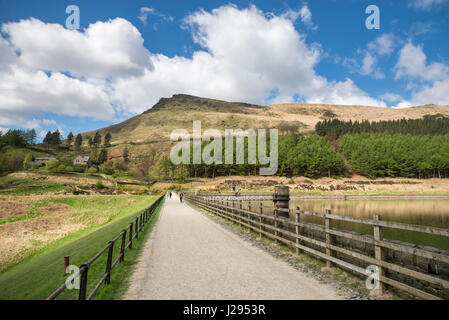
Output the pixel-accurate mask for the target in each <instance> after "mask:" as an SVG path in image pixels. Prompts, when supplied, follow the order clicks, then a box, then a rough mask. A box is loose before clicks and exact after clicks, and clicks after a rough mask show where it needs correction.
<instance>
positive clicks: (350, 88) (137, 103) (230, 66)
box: [114, 6, 385, 112]
mask: <svg viewBox="0 0 449 320" xmlns="http://www.w3.org/2000/svg"><path fill="white" fill-rule="evenodd" d="M293 20H294V19H292V17H287V16H285V15H280V16H276V15H270V16H266V15H265V14H264V13H263V12H261V11H260V10H258V9H257V8H256V7H254V6H251V7H249V8H247V9H241V10H239V9H238V8H236V7H235V6H223V7H220V8H217V9H215V10H212V12H206V11H198V12H195V13H193V14H191V15H189V16H188V17H187V18H186V19H185V26H186V27H187V28H189V29H190V30H191V33H192V36H193V39H194V41H195V42H196V43H197V44H199V45H200V46H201V47H202V49H203V50H200V51H196V52H194V53H193V56H192V58H191V59H187V58H184V57H174V58H169V57H166V56H164V55H161V54H158V55H154V56H153V57H152V61H153V63H154V66H155V68H154V71H147V72H145V75H144V76H142V77H133V78H128V79H118V80H117V81H116V82H115V83H114V88H115V91H114V99H115V101H120V102H121V103H122V104H123V105H126V106H127V108H128V110H130V111H132V112H141V111H143V110H145V109H147V108H148V107H150V106H151V105H153V104H154V103H155V102H157V101H158V99H159V98H160V97H161V96H171V95H172V94H175V93H179V92H184V93H187V94H193V95H200V96H206V97H212V98H217V99H226V100H233V101H236V100H239V101H248V102H253V103H264V102H265V101H268V102H269V103H278V102H291V101H292V99H293V98H292V97H293V96H294V95H295V94H298V95H300V96H302V97H304V98H305V100H306V101H310V102H312V101H314V102H315V101H324V102H327V103H342V104H369V105H382V106H383V105H385V104H384V103H383V102H382V101H378V100H375V99H372V98H370V97H369V96H368V95H367V94H366V93H364V92H363V91H362V90H360V89H359V88H357V86H356V85H355V84H354V83H353V82H352V81H351V80H346V81H344V82H328V81H327V79H326V78H324V77H322V76H320V75H317V74H316V73H315V70H314V67H315V66H316V65H317V63H318V62H319V58H320V53H321V52H320V46H319V45H317V44H308V43H307V42H306V39H305V37H304V36H303V35H301V34H299V33H298V32H297V30H296V29H295V28H294V24H293ZM131 89H133V90H134V91H133V92H134V94H133V95H129V94H127V93H128V92H129V90H131ZM273 92H276V93H277V94H276V95H275V96H274V97H272V93H273ZM354 93H355V94H354ZM268 99H269V100H268Z"/></svg>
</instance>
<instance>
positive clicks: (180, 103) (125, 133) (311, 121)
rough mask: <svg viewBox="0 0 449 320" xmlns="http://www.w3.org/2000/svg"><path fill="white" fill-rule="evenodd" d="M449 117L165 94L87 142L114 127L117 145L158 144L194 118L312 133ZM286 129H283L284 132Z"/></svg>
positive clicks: (442, 109) (446, 112) (431, 110)
mask: <svg viewBox="0 0 449 320" xmlns="http://www.w3.org/2000/svg"><path fill="white" fill-rule="evenodd" d="M436 115H438V116H444V117H449V108H448V107H447V106H434V105H427V106H421V107H413V108H405V109H396V108H379V107H367V106H344V105H329V104H303V103H287V104H274V105H270V106H260V105H254V104H248V103H243V102H227V101H221V100H216V99H209V98H201V97H196V96H192V95H186V94H175V95H173V96H172V97H171V98H161V99H160V100H159V102H158V103H156V104H155V105H154V106H153V107H152V108H150V109H148V110H147V111H145V112H143V113H142V114H140V115H138V116H135V117H132V118H130V119H128V120H126V121H124V122H121V123H118V124H115V125H112V126H109V127H106V128H102V129H99V130H95V131H90V132H86V133H83V138H84V141H87V139H88V138H89V137H92V136H93V135H94V134H95V132H96V131H99V132H100V134H101V135H103V136H104V135H105V134H106V133H107V132H109V133H110V134H111V135H112V140H111V142H112V144H114V145H117V144H137V145H141V144H154V143H160V142H167V141H169V137H170V133H171V132H172V131H173V130H174V129H186V130H188V131H189V132H190V131H191V130H192V122H193V121H194V120H200V121H201V122H202V127H203V130H205V129H208V128H215V129H218V130H220V131H222V132H224V130H225V129H237V128H240V129H250V128H252V129H257V128H282V127H284V128H290V129H291V128H296V129H295V130H296V132H298V133H304V134H307V133H311V132H313V131H314V129H315V125H316V123H317V122H319V121H322V120H324V119H339V120H345V121H348V120H352V121H356V120H358V121H362V120H368V121H380V120H398V119H402V118H405V119H420V118H423V117H428V116H436ZM281 133H282V132H281Z"/></svg>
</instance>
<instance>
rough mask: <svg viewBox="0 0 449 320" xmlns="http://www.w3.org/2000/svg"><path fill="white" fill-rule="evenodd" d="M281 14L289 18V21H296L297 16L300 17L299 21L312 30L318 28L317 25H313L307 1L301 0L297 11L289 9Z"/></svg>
mask: <svg viewBox="0 0 449 320" xmlns="http://www.w3.org/2000/svg"><path fill="white" fill-rule="evenodd" d="M281 16H282V17H283V18H287V19H290V20H291V21H296V20H297V19H298V18H300V19H301V22H302V23H304V25H305V26H306V27H307V28H309V29H312V30H317V29H318V26H317V25H315V24H314V23H313V21H312V12H311V11H310V9H309V5H308V3H307V2H303V4H302V7H301V9H299V10H298V11H295V10H292V9H289V10H287V11H286V12H285V13H283V14H282V15H281Z"/></svg>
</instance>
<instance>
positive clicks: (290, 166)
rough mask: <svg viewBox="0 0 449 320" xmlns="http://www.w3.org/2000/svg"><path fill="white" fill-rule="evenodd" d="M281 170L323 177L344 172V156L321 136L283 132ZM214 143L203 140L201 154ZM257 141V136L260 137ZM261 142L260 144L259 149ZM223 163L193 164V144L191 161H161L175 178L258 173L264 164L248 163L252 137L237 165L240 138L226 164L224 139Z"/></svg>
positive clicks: (163, 170) (312, 176)
mask: <svg viewBox="0 0 449 320" xmlns="http://www.w3.org/2000/svg"><path fill="white" fill-rule="evenodd" d="M278 139H279V140H278V171H277V173H276V175H279V176H295V175H303V176H306V177H310V178H317V177H322V176H329V177H330V176H339V175H341V174H342V173H343V171H344V169H345V166H344V159H343V156H342V155H341V154H339V153H337V152H336V151H335V150H334V148H333V147H332V145H331V143H330V142H329V141H328V140H326V139H324V138H322V137H319V136H318V135H309V136H303V135H300V134H288V135H282V136H279V138H278ZM209 143H210V142H203V143H202V146H201V153H203V150H204V148H206V146H207V145H208V144H209ZM256 144H257V139H256ZM266 145H267V154H269V146H270V141H269V139H268V137H267V143H266ZM257 147H258V145H257V146H256V148H257ZM222 155H223V161H222V162H223V163H222V164H205V163H201V164H193V146H191V150H190V157H191V159H190V163H191V164H181V165H177V166H175V165H173V164H172V163H171V161H170V159H169V158H168V157H165V158H162V160H161V161H160V164H159V165H160V167H161V168H160V169H161V170H160V171H161V172H163V173H165V174H166V175H167V176H169V177H172V178H186V177H205V178H208V177H216V176H230V175H243V176H248V175H258V174H259V168H261V167H266V166H267V165H261V164H260V163H259V160H258V159H257V158H256V163H255V164H251V163H248V139H247V138H245V140H244V155H245V158H244V163H242V164H236V163H235V159H236V157H237V148H236V139H235V138H234V147H233V155H232V159H234V161H233V164H225V163H226V153H225V143H224V141H222Z"/></svg>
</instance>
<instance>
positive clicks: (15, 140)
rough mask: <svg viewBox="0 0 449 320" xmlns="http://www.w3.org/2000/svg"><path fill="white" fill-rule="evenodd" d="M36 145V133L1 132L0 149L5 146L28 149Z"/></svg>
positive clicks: (23, 131) (27, 131)
mask: <svg viewBox="0 0 449 320" xmlns="http://www.w3.org/2000/svg"><path fill="white" fill-rule="evenodd" d="M34 144H36V131H35V130H34V129H31V130H20V129H15V130H11V129H10V130H8V131H7V132H5V133H3V132H2V131H0V149H2V148H3V147H5V146H12V147H26V146H32V145H34Z"/></svg>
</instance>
